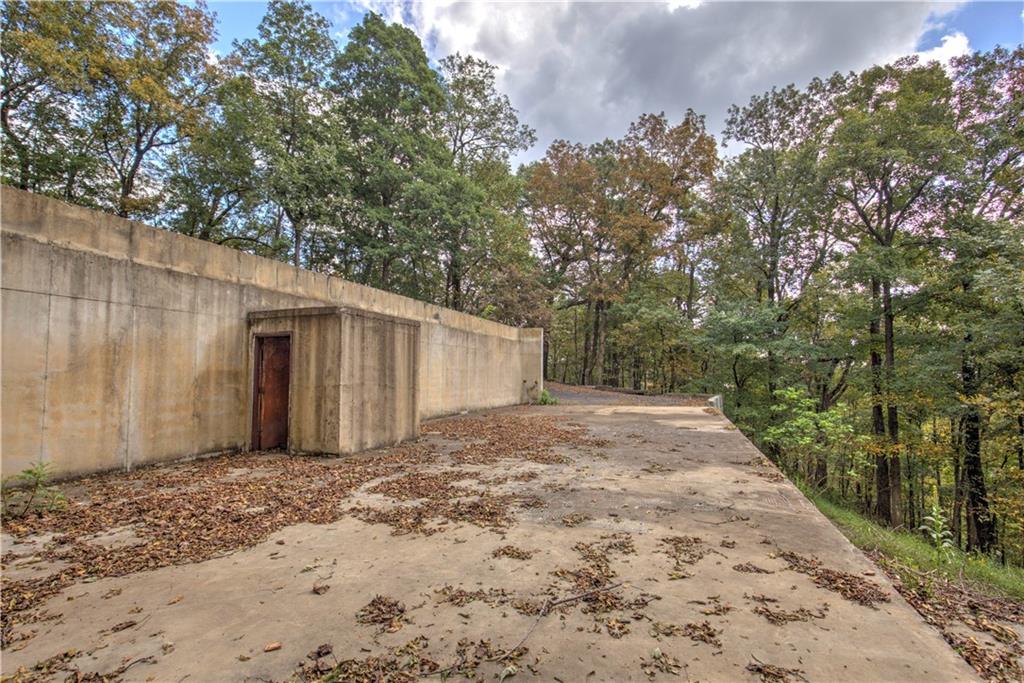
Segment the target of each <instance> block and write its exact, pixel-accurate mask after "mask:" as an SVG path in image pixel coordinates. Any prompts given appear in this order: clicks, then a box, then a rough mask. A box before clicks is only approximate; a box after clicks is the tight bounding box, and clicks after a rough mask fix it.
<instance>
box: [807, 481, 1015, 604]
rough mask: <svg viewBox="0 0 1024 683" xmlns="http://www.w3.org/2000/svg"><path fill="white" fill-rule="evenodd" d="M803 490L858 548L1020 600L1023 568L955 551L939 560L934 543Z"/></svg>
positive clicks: (982, 590) (985, 591)
mask: <svg viewBox="0 0 1024 683" xmlns="http://www.w3.org/2000/svg"><path fill="white" fill-rule="evenodd" d="M805 493H806V495H807V497H808V498H810V499H811V501H812V502H813V503H814V504H815V505H817V506H818V509H819V510H821V512H822V514H824V515H825V516H826V517H828V518H829V519H830V520H831V521H832V523H833V524H835V525H836V527H837V528H838V529H839V530H840V531H841V532H843V535H844V536H846V537H847V538H848V539H850V542H851V543H853V544H854V545H855V546H857V547H858V548H860V549H861V550H875V551H878V552H879V553H881V554H882V555H885V556H886V557H890V558H892V559H894V560H896V561H897V562H900V563H903V564H906V565H908V566H910V567H912V568H914V569H916V570H918V571H921V572H936V573H938V574H942V575H943V576H945V577H947V578H949V579H951V580H959V578H960V576H961V573H962V575H963V578H964V580H966V581H968V582H970V583H971V584H973V585H974V587H975V588H977V589H978V590H980V591H981V592H984V593H989V594H997V595H1005V596H1008V597H1011V598H1015V599H1018V600H1024V568H1021V567H1009V566H1006V567H1004V566H1003V565H1001V564H999V563H998V562H996V561H994V560H992V559H990V558H988V557H983V556H979V555H974V554H967V553H964V552H960V551H958V550H954V551H952V552H951V556H950V559H948V560H945V561H943V560H941V559H940V558H939V557H938V556H937V555H936V553H935V548H934V546H932V545H931V544H929V543H928V541H926V540H925V539H924V538H922V537H921V536H918V535H917V534H913V533H908V532H906V531H894V530H892V529H888V528H886V527H883V526H880V525H879V524H876V523H875V522H873V521H871V520H870V519H868V518H866V517H864V516H862V515H860V514H858V513H857V512H855V511H853V510H851V509H849V508H846V507H843V506H841V505H837V504H836V503H834V502H832V501H830V500H828V499H827V498H825V497H823V496H821V495H820V494H814V493H812V492H809V491H805Z"/></svg>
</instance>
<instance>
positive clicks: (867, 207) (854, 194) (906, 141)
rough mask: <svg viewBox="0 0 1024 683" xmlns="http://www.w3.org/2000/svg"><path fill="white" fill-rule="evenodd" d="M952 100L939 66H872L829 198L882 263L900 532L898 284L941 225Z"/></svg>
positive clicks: (882, 370) (842, 124)
mask: <svg viewBox="0 0 1024 683" xmlns="http://www.w3.org/2000/svg"><path fill="white" fill-rule="evenodd" d="M951 97H952V92H951V88H950V82H949V79H948V78H947V77H946V75H945V73H944V72H943V70H942V67H940V66H939V65H938V64H931V65H926V66H921V65H919V64H918V63H917V61H916V60H915V59H914V58H906V59H902V60H899V61H897V62H895V63H894V64H891V65H887V66H879V67H873V68H870V69H868V70H866V71H864V72H863V73H861V74H860V75H858V76H856V77H855V78H853V79H851V80H850V82H849V84H848V87H847V89H846V91H845V92H844V93H843V94H842V95H841V96H840V98H839V100H838V112H837V118H838V123H837V124H836V125H835V126H834V128H833V129H832V130H831V134H830V136H829V139H828V140H827V152H826V157H825V159H826V160H825V177H826V179H827V180H826V182H827V183H828V187H829V192H830V194H831V196H832V197H834V198H835V200H836V201H838V202H839V203H840V205H841V206H842V207H843V208H844V209H845V211H846V217H847V222H848V225H849V228H850V230H851V231H854V232H855V233H856V234H857V235H859V236H860V237H861V242H860V244H861V248H862V249H866V250H867V251H868V252H869V253H870V258H871V261H872V263H873V264H874V266H873V267H874V271H873V272H872V273H871V274H870V276H869V280H870V296H871V300H872V301H873V302H876V304H877V313H876V315H874V316H872V320H871V324H870V333H871V336H872V339H873V340H877V339H878V337H879V334H881V344H882V348H883V351H882V353H881V354H880V353H879V351H878V346H877V341H873V343H872V348H871V365H872V369H873V373H874V374H875V376H876V382H875V388H874V398H873V401H874V403H873V412H874V421H873V424H874V430H875V433H876V434H877V435H878V436H882V434H883V432H884V433H885V435H886V436H887V438H888V445H887V446H886V447H885V448H883V449H881V452H880V454H879V456H878V458H877V461H876V471H877V480H876V487H877V496H878V506H877V513H878V516H879V517H881V518H884V519H886V520H887V521H888V522H889V523H891V524H892V525H893V526H899V525H900V524H902V520H903V503H902V486H901V470H900V452H901V449H900V433H899V408H898V405H899V404H898V401H899V399H898V395H897V385H896V332H895V320H896V314H897V310H896V306H895V304H894V286H895V284H896V282H897V280H898V279H899V269H900V267H901V266H900V261H899V256H900V248H901V247H902V246H903V238H904V237H905V236H907V235H908V234H913V233H917V234H920V233H922V232H923V231H926V230H927V229H929V228H930V227H933V226H932V225H931V221H932V218H933V216H932V214H930V213H929V210H928V208H929V204H928V200H929V198H930V193H932V191H934V189H935V187H936V184H937V181H938V180H939V179H940V178H941V177H942V176H943V174H945V173H947V172H949V171H950V170H952V169H953V168H954V167H955V165H956V159H957V157H956V154H955V150H956V147H955V145H953V144H952V143H953V139H954V137H955V132H954V129H953V110H952V106H951ZM903 263H904V264H905V261H904V262H903ZM879 327H881V331H880V330H879ZM880 355H882V358H880V357H879V356H880ZM883 404H884V419H883Z"/></svg>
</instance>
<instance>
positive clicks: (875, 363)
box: [868, 278, 892, 522]
mask: <svg viewBox="0 0 1024 683" xmlns="http://www.w3.org/2000/svg"><path fill="white" fill-rule="evenodd" d="M879 289H880V286H879V284H878V280H877V279H876V278H871V311H872V313H871V320H870V321H869V323H868V333H869V336H870V338H871V433H872V434H873V435H874V437H875V444H876V447H878V448H881V447H882V443H883V442H884V440H885V415H884V408H883V406H882V400H883V399H882V356H881V354H880V353H879V352H878V334H879V331H880V326H881V323H880V321H879V304H878V299H879ZM890 481H891V480H890V477H889V457H888V455H887V454H886V453H885V452H880V453H876V454H875V497H876V502H875V516H876V517H878V519H879V520H881V521H883V522H889V520H890V519H892V508H891V505H892V500H891V495H890V493H889V486H890Z"/></svg>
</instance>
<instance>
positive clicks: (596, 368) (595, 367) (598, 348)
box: [591, 301, 606, 384]
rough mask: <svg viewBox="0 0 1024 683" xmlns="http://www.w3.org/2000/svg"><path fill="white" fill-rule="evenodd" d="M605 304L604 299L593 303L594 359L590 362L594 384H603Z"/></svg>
mask: <svg viewBox="0 0 1024 683" xmlns="http://www.w3.org/2000/svg"><path fill="white" fill-rule="evenodd" d="M605 305H606V304H605V302H604V301H597V302H595V304H594V341H593V345H592V346H593V351H594V360H593V362H592V363H591V376H592V379H593V383H594V384H604V351H605V314H604V310H605Z"/></svg>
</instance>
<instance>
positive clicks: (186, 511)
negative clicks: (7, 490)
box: [2, 447, 424, 643]
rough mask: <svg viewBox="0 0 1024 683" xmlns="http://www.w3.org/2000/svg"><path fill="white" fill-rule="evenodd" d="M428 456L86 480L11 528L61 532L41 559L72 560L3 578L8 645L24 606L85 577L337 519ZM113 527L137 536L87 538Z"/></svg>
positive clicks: (398, 453)
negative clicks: (63, 502)
mask: <svg viewBox="0 0 1024 683" xmlns="http://www.w3.org/2000/svg"><path fill="white" fill-rule="evenodd" d="M423 454H424V452H423V448H422V447H406V448H399V449H395V451H394V452H392V453H391V454H389V456H388V457H389V458H390V460H391V462H388V463H385V462H382V461H380V460H374V459H366V460H357V459H353V460H351V461H345V462H343V463H334V464H329V463H328V461H324V460H317V459H313V458H303V457H277V458H267V457H262V456H256V455H231V456H223V457H217V458H210V459H206V460H200V461H195V462H191V463H186V464H180V465H173V466H167V467H160V468H149V469H142V470H137V471H135V472H130V473H116V474H109V475H102V476H96V477H90V478H87V479H82V480H80V481H79V482H78V487H80V488H81V489H82V491H83V494H82V495H81V496H80V497H76V499H74V500H71V501H69V503H68V505H67V507H66V508H64V509H61V510H52V511H47V512H43V513H41V514H39V515H38V516H35V515H33V516H30V517H26V518H24V519H20V520H16V521H15V520H12V521H11V522H9V523H8V524H7V525H6V529H7V530H8V532H9V533H11V534H12V535H13V536H15V537H17V538H25V537H27V536H30V535H33V534H43V533H51V534H56V537H55V538H54V540H53V541H52V542H50V543H49V544H47V545H46V546H45V547H44V548H43V550H42V551H41V553H40V555H41V557H42V558H43V559H44V560H48V561H51V562H61V563H64V564H65V566H64V568H62V569H60V570H58V571H55V572H54V573H52V574H50V575H48V576H45V577H40V578H35V579H27V580H18V581H11V580H8V579H6V578H4V579H3V599H4V604H3V610H2V612H3V616H2V619H3V642H4V643H7V642H9V638H10V637H11V629H12V627H13V625H14V622H15V620H16V619H17V618H18V616H17V615H18V613H19V612H23V611H25V610H27V609H30V608H33V607H35V606H36V605H38V604H39V603H40V602H42V601H43V600H45V599H46V598H47V597H49V596H51V595H53V594H55V593H57V592H59V591H61V590H63V589H64V588H66V587H67V586H69V585H72V584H74V583H76V582H78V581H81V580H84V579H86V578H90V577H109V576H123V575H126V574H131V573H134V572H139V571H145V570H150V569H156V568H159V567H166V566H169V565H174V564H185V563H190V562H201V561H204V560H207V559H210V558H213V557H216V556H218V555H222V554H225V553H229V552H232V551H235V550H238V549H241V548H245V547H249V546H252V545H255V544H257V543H260V542H262V541H264V540H266V539H267V537H269V536H270V535H271V534H272V533H274V532H276V531H278V530H280V529H282V528H284V527H286V526H289V525H292V524H299V523H302V522H311V523H314V524H328V523H331V522H335V521H337V520H338V519H340V518H341V517H342V516H343V515H344V514H345V509H344V507H343V505H342V502H343V501H344V499H345V498H346V497H348V496H349V495H350V494H351V493H352V492H353V491H354V490H355V489H357V488H359V487H360V486H363V485H364V484H366V483H368V482H370V481H372V480H374V479H377V478H379V477H382V476H387V475H389V474H392V473H393V472H394V470H395V468H398V467H403V466H404V463H405V458H406V457H411V458H413V459H414V460H418V459H420V458H421V457H423ZM108 529H130V530H131V532H132V534H133V535H134V537H135V539H134V541H133V542H131V543H129V544H123V545H109V544H107V545H103V544H99V543H92V542H90V541H91V538H92V537H93V536H94V535H95V534H98V533H100V532H103V531H105V530H108ZM5 559H7V560H10V559H14V558H12V557H8V558H5Z"/></svg>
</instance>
